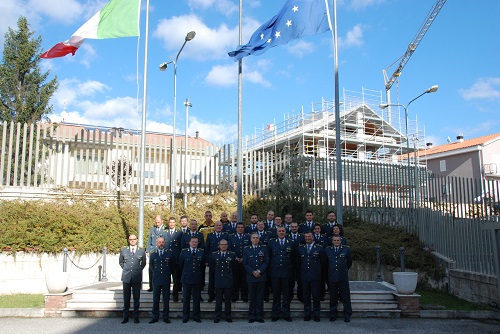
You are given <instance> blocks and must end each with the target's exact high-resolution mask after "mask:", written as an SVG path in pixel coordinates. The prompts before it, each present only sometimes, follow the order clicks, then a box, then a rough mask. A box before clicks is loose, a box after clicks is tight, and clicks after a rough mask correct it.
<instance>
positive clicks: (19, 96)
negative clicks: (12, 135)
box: [0, 16, 58, 124]
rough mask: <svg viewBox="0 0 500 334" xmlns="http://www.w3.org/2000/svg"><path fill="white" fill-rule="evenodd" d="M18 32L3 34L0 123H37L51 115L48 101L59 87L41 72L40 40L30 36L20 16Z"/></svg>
mask: <svg viewBox="0 0 500 334" xmlns="http://www.w3.org/2000/svg"><path fill="white" fill-rule="evenodd" d="M17 28H18V29H17V30H13V29H12V28H9V30H8V31H7V33H6V34H5V43H4V49H3V57H2V63H1V64H0V121H1V122H3V121H7V122H9V123H10V122H11V121H14V122H20V123H28V124H32V123H36V122H38V121H40V120H46V119H47V115H48V114H50V113H52V105H50V104H49V101H50V98H51V97H52V95H53V94H54V92H55V90H56V89H57V87H58V83H57V76H56V77H54V78H53V79H52V80H50V81H49V82H46V80H47V77H48V75H49V73H50V71H47V72H45V73H42V71H41V69H40V55H41V44H42V38H41V37H40V36H38V37H36V38H35V37H33V36H34V32H33V31H30V29H29V24H28V20H27V19H26V18H25V17H22V16H21V17H20V18H19V19H18V21H17Z"/></svg>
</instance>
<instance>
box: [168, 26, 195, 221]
mask: <svg viewBox="0 0 500 334" xmlns="http://www.w3.org/2000/svg"><path fill="white" fill-rule="evenodd" d="M194 36H196V33H195V32H194V31H190V32H188V34H187V35H186V38H184V44H182V47H181V49H180V50H179V52H178V53H177V57H175V60H171V61H169V62H164V63H161V64H160V66H159V67H160V71H165V70H166V69H167V67H168V64H172V63H173V64H174V125H173V126H174V130H173V138H174V142H173V145H172V151H173V152H172V157H171V159H170V160H171V161H172V162H171V165H172V166H171V167H170V194H171V198H172V202H171V210H172V213H174V212H175V205H174V201H175V190H176V189H175V188H176V187H177V184H176V183H177V182H176V180H175V177H176V174H175V165H176V163H177V144H176V142H175V139H176V138H175V135H176V133H175V126H176V124H175V116H176V114H177V61H178V60H179V55H180V54H181V52H182V49H184V46H185V45H186V43H187V42H189V41H191V40H192V39H193V38H194Z"/></svg>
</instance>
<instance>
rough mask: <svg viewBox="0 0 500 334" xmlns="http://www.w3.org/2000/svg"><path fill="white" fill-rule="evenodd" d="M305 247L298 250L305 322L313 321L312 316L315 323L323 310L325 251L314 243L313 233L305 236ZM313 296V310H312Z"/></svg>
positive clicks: (307, 233) (301, 246) (302, 246)
mask: <svg viewBox="0 0 500 334" xmlns="http://www.w3.org/2000/svg"><path fill="white" fill-rule="evenodd" d="M304 238H305V240H306V244H305V245H300V246H299V248H298V258H297V260H298V265H299V270H300V272H301V274H302V276H301V279H302V295H303V298H304V321H309V320H311V314H313V315H314V321H316V322H318V321H320V318H319V312H320V308H321V301H320V297H321V296H320V293H321V270H322V265H323V263H324V251H323V247H321V245H316V244H315V243H314V238H313V236H312V232H306V233H305V234H304ZM311 294H312V301H313V303H312V310H311Z"/></svg>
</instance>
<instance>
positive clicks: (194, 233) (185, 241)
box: [181, 219, 205, 249]
mask: <svg viewBox="0 0 500 334" xmlns="http://www.w3.org/2000/svg"><path fill="white" fill-rule="evenodd" d="M191 237H198V248H202V249H204V248H205V241H204V240H203V233H201V232H198V222H197V221H196V220H195V219H191V221H190V222H189V230H188V231H187V232H186V233H184V234H183V235H182V238H181V249H184V248H188V247H189V241H190V240H191Z"/></svg>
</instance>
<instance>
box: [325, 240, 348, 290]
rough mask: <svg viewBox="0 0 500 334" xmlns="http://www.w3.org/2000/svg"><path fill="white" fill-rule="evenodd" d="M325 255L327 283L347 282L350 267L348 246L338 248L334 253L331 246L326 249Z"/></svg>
mask: <svg viewBox="0 0 500 334" xmlns="http://www.w3.org/2000/svg"><path fill="white" fill-rule="evenodd" d="M325 255H326V258H327V261H328V282H348V281H349V275H348V271H349V269H350V268H351V266H352V253H351V249H350V248H349V247H348V246H342V245H341V246H340V247H339V250H338V251H337V252H335V248H334V247H333V246H331V247H327V248H326V250H325Z"/></svg>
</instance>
